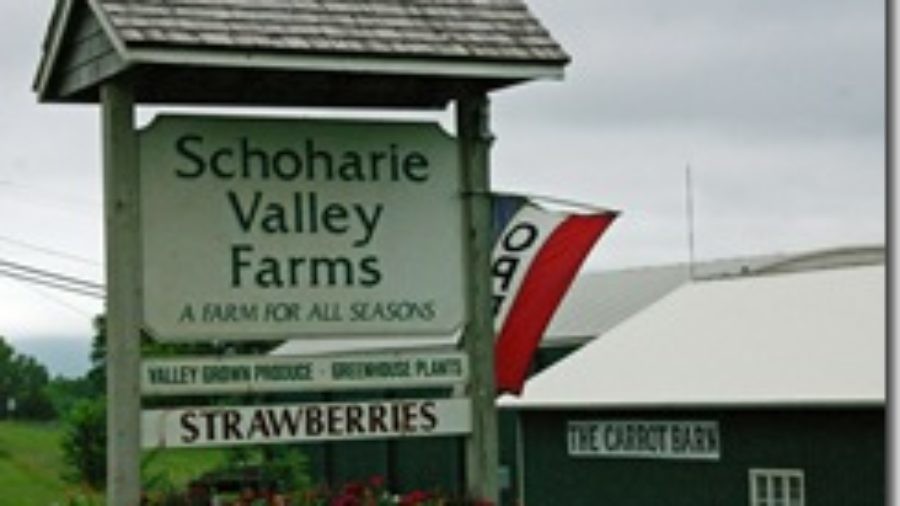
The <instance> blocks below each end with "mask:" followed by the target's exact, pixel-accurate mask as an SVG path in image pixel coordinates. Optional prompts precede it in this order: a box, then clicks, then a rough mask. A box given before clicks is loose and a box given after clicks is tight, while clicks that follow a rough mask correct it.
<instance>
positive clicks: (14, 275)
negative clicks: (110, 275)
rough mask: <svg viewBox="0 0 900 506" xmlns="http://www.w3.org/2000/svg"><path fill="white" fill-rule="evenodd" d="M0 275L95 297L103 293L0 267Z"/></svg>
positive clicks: (97, 297) (100, 296)
mask: <svg viewBox="0 0 900 506" xmlns="http://www.w3.org/2000/svg"><path fill="white" fill-rule="evenodd" d="M0 276H6V277H8V278H12V279H15V280H18V281H22V282H25V283H32V284H35V285H41V286H45V287H48V288H54V289H56V290H60V291H63V292H68V293H72V294H75V295H82V296H85V297H93V298H96V299H102V298H103V297H104V296H103V293H102V291H99V292H95V291H92V290H90V289H87V288H79V287H78V286H75V285H66V284H64V283H59V282H55V281H52V280H49V279H43V278H40V277H37V276H31V275H28V274H22V273H20V272H14V271H8V270H6V269H3V268H0Z"/></svg>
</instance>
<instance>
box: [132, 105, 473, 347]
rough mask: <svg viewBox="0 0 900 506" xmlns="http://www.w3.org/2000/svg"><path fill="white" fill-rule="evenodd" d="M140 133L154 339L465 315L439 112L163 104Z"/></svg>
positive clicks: (456, 175) (379, 327)
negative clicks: (264, 110)
mask: <svg viewBox="0 0 900 506" xmlns="http://www.w3.org/2000/svg"><path fill="white" fill-rule="evenodd" d="M139 146H140V166H141V182H140V200H141V228H142V254H143V276H142V277H143V299H144V321H145V325H146V327H147V328H148V329H149V330H151V331H152V332H153V333H154V335H155V336H156V337H157V338H159V339H163V340H213V339H215V340H229V339H232V340H238V339H240V340H245V339H286V338H296V337H298V336H309V335H316V336H323V335H326V336H333V335H340V336H348V335H353V334H366V335H384V336H394V335H396V336H401V337H402V336H403V335H409V334H417V335H423V334H426V335H428V334H444V335H449V334H452V333H453V331H454V329H456V328H457V327H459V326H460V325H461V323H462V321H463V307H464V305H463V288H464V287H463V279H464V276H463V274H462V273H463V251H464V246H463V239H462V228H463V224H462V202H461V196H460V170H459V165H460V164H459V156H458V148H457V143H456V141H455V139H453V138H452V137H450V136H448V135H447V134H446V133H445V132H444V131H443V130H441V128H440V127H439V126H438V125H437V124H436V123H400V122H396V123H391V122H374V121H372V122H358V121H353V122H350V121H337V120H329V121H323V120H296V119H260V118H217V117H203V116H161V117H158V118H157V119H156V120H155V121H154V122H153V123H152V124H151V125H149V126H148V127H147V128H145V129H144V130H142V131H141V132H140V141H139Z"/></svg>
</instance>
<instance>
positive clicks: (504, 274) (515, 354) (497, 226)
mask: <svg viewBox="0 0 900 506" xmlns="http://www.w3.org/2000/svg"><path fill="white" fill-rule="evenodd" d="M493 208H494V213H493V214H494V234H495V240H494V250H493V254H492V257H491V275H492V278H493V297H494V299H493V302H494V304H493V309H494V332H495V335H496V342H495V345H494V375H495V383H496V387H497V390H498V391H500V392H512V393H515V394H518V393H520V392H521V391H522V386H523V385H524V383H525V377H526V375H527V374H528V369H529V367H530V365H531V361H532V358H533V356H534V353H535V352H536V351H537V348H538V346H539V344H540V341H541V337H542V336H543V335H544V331H545V330H546V328H547V325H548V324H549V323H550V320H551V319H552V318H553V314H554V313H555V312H556V308H557V307H558V306H559V303H560V301H561V300H562V298H563V296H564V295H565V294H566V291H567V290H568V289H569V286H570V285H571V283H572V280H573V279H574V278H575V275H576V274H577V273H578V269H579V268H580V267H581V264H582V262H583V261H584V259H585V257H586V256H587V254H588V253H589V252H590V251H591V248H592V247H593V245H594V243H595V242H596V241H597V240H598V239H599V238H600V236H601V235H602V234H603V232H604V231H605V230H606V229H607V228H608V227H609V225H610V224H611V223H612V222H613V220H614V219H615V217H616V215H617V213H616V212H614V211H607V210H603V211H593V212H589V213H569V212H557V211H551V210H547V209H544V208H542V207H540V206H538V205H537V204H536V203H534V202H532V201H530V200H528V199H525V198H523V197H518V196H503V195H501V196H495V197H494V200H493Z"/></svg>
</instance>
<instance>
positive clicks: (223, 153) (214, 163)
mask: <svg viewBox="0 0 900 506" xmlns="http://www.w3.org/2000/svg"><path fill="white" fill-rule="evenodd" d="M222 158H234V150H232V149H231V148H221V149H217V150H216V151H215V152H213V154H212V156H210V157H209V168H210V170H211V171H212V172H213V174H215V175H216V176H218V177H220V178H222V179H232V178H234V176H235V172H228V171H226V170H225V169H224V168H223V167H222V165H221V164H220V160H221V159H222Z"/></svg>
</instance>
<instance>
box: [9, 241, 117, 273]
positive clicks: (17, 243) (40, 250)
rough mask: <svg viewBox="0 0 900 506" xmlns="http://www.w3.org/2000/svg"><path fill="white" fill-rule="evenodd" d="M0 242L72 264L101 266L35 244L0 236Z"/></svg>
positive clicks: (83, 258)
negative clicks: (68, 261)
mask: <svg viewBox="0 0 900 506" xmlns="http://www.w3.org/2000/svg"><path fill="white" fill-rule="evenodd" d="M0 242H5V243H7V244H12V245H14V246H18V247H20V248H25V249H28V250H31V251H36V252H38V253H44V254H46V255H53V256H56V257H59V258H64V259H66V260H71V261H73V262H79V263H82V264H85V265H91V266H94V267H98V266H100V265H102V264H101V263H100V262H98V261H96V260H93V259H90V258H85V257H81V256H78V255H73V254H71V253H66V252H63V251H59V250H55V249H51V248H47V247H45V246H38V245H36V244H31V243H28V242H25V241H22V240H19V239H15V238H13V237H9V236H5V235H0Z"/></svg>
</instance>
